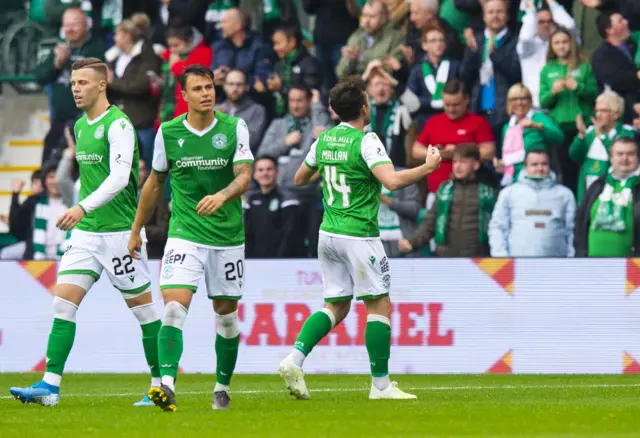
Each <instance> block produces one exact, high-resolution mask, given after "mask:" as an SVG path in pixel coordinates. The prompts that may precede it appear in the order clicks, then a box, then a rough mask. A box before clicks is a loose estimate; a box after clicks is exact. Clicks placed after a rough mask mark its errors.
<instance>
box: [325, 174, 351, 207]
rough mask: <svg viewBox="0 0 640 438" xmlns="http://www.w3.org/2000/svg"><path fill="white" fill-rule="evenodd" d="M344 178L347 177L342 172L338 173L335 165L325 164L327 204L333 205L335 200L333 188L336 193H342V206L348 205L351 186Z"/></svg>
mask: <svg viewBox="0 0 640 438" xmlns="http://www.w3.org/2000/svg"><path fill="white" fill-rule="evenodd" d="M346 179H347V178H346V176H345V174H344V173H338V168H337V167H336V166H325V168H324V180H325V183H326V184H327V191H328V192H329V199H328V200H327V204H329V205H333V202H334V201H335V196H334V195H333V192H334V190H335V191H336V192H337V193H340V194H341V195H342V206H343V207H344V208H346V207H348V206H349V193H350V192H351V187H349V185H348V184H347V182H346Z"/></svg>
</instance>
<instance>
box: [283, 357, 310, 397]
mask: <svg viewBox="0 0 640 438" xmlns="http://www.w3.org/2000/svg"><path fill="white" fill-rule="evenodd" d="M278 372H279V373H280V376H281V377H282V378H283V379H284V381H285V383H286V384H287V388H289V393H291V395H292V396H294V397H295V398H297V399H299V400H309V390H308V389H307V384H306V383H304V372H303V371H302V368H301V367H299V366H298V365H296V364H295V363H293V361H292V360H291V359H290V358H289V356H287V357H285V358H284V360H283V361H282V362H280V366H279V367H278Z"/></svg>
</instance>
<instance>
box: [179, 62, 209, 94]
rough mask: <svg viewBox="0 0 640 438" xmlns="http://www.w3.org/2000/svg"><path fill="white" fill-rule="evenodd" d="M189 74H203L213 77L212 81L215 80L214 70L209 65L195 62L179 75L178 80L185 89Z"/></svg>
mask: <svg viewBox="0 0 640 438" xmlns="http://www.w3.org/2000/svg"><path fill="white" fill-rule="evenodd" d="M189 75H196V76H203V77H206V78H209V79H211V82H213V72H212V71H211V69H210V68H209V67H205V66H204V65H200V64H193V65H190V66H188V67H187V68H185V69H184V71H183V72H182V74H181V75H180V76H178V82H179V83H180V87H181V88H182V89H183V90H184V89H185V87H186V85H187V77H188V76H189Z"/></svg>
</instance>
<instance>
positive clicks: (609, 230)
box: [575, 137, 640, 257]
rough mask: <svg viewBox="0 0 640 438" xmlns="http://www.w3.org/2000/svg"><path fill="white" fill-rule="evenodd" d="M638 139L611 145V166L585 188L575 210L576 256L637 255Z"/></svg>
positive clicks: (639, 223) (639, 206)
mask: <svg viewBox="0 0 640 438" xmlns="http://www.w3.org/2000/svg"><path fill="white" fill-rule="evenodd" d="M639 176H640V167H639V166H638V143H637V142H636V141H635V140H634V139H632V138H629V137H620V138H618V139H616V140H615V141H614V142H613V144H612V145H611V167H610V168H609V170H608V171H607V173H606V175H603V176H601V177H600V178H598V179H597V180H596V181H595V182H594V183H593V184H591V186H590V187H589V189H588V190H587V191H586V193H585V195H584V197H583V199H582V202H581V203H580V206H579V207H578V211H577V213H576V227H575V248H576V257H639V256H640V184H639V183H640V178H639Z"/></svg>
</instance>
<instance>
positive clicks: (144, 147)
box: [136, 128, 155, 169]
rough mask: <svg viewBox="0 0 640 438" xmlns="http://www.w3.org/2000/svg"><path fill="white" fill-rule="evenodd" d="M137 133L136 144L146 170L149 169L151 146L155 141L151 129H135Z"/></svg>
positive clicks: (151, 155)
mask: <svg viewBox="0 0 640 438" xmlns="http://www.w3.org/2000/svg"><path fill="white" fill-rule="evenodd" d="M136 132H137V133H138V144H139V149H140V155H141V158H142V159H143V160H144V162H145V164H146V165H147V169H151V162H152V161H153V144H154V140H155V136H154V130H153V128H143V129H136Z"/></svg>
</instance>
